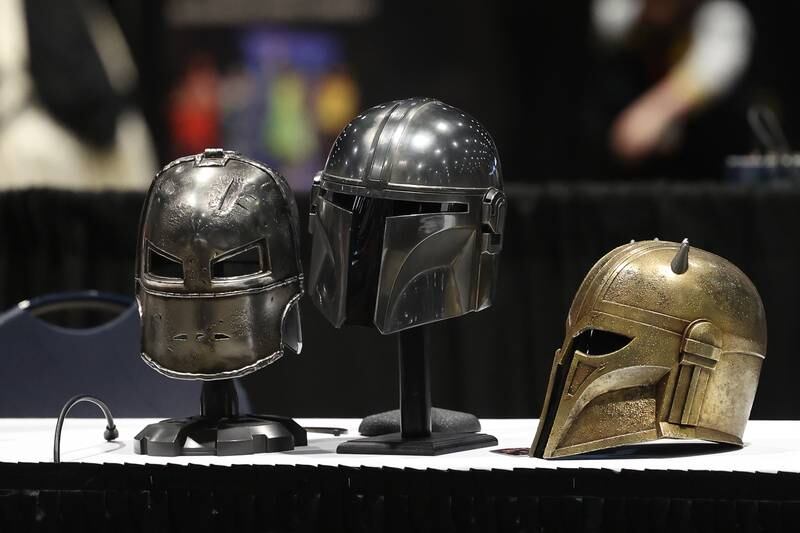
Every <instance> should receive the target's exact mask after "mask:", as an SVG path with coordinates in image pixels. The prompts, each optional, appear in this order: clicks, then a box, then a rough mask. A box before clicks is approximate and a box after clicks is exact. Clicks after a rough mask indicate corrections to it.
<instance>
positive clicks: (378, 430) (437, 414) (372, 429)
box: [358, 407, 481, 437]
mask: <svg viewBox="0 0 800 533" xmlns="http://www.w3.org/2000/svg"><path fill="white" fill-rule="evenodd" d="M431 425H432V426H433V429H432V431H434V432H441V433H476V432H478V431H480V430H481V423H480V421H478V417H477V416H475V415H471V414H469V413H462V412H460V411H451V410H449V409H440V408H438V407H434V408H433V409H431ZM399 431H400V409H395V410H394V411H386V412H384V413H378V414H374V415H369V416H367V417H364V420H362V421H361V425H360V426H358V432H359V433H361V434H362V435H366V436H367V437H373V436H376V435H386V434H387V433H398V432H399Z"/></svg>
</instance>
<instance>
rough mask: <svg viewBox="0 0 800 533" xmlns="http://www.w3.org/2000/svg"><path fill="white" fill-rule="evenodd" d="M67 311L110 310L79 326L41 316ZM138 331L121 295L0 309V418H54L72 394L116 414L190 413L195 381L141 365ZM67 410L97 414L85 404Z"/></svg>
mask: <svg viewBox="0 0 800 533" xmlns="http://www.w3.org/2000/svg"><path fill="white" fill-rule="evenodd" d="M70 310H94V311H97V310H101V311H114V312H117V313H118V314H117V316H115V317H114V318H112V319H111V320H110V321H108V322H105V323H103V324H101V325H99V326H95V327H90V328H81V329H76V328H68V327H62V326H57V325H55V324H52V323H50V322H47V321H45V320H43V318H42V317H44V316H46V315H48V314H51V313H53V312H55V311H70ZM139 335H140V328H139V313H138V310H137V308H136V304H135V302H133V300H132V299H131V298H127V297H124V296H118V295H112V294H104V293H98V292H96V291H86V292H77V293H60V294H53V295H49V296H44V297H39V298H35V299H32V300H29V301H24V302H22V303H20V304H18V305H17V306H15V307H14V308H12V309H10V310H8V311H6V312H5V313H3V314H1V315H0V417H57V416H58V413H59V411H60V410H61V407H62V406H63V405H64V403H65V402H66V401H67V400H68V399H69V398H70V397H72V396H74V395H76V394H91V395H92V396H96V397H98V398H100V399H101V400H103V401H104V402H106V404H108V406H109V407H110V408H111V411H112V412H113V414H114V416H115V417H117V418H123V417H148V418H149V417H179V416H189V415H192V414H195V413H196V412H197V411H198V409H199V405H200V383H199V382H196V381H183V380H175V379H170V378H167V377H164V376H162V375H161V374H159V373H158V372H156V371H154V370H152V369H151V368H150V367H148V366H147V365H146V364H145V363H144V362H143V361H142V360H141V358H140V356H139V347H140V340H139ZM84 409H85V412H84ZM73 412H74V413H75V414H77V415H78V416H81V415H84V416H87V415H88V416H92V417H94V416H97V412H96V410H92V409H91V408H90V407H89V406H83V408H81V407H76V409H75V410H74V411H73Z"/></svg>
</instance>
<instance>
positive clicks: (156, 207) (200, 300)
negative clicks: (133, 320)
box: [136, 149, 303, 380]
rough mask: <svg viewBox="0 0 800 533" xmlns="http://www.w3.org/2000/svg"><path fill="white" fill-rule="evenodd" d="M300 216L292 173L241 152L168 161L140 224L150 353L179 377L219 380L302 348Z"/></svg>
mask: <svg viewBox="0 0 800 533" xmlns="http://www.w3.org/2000/svg"><path fill="white" fill-rule="evenodd" d="M297 220H298V217H297V207H296V205H295V202H294V198H293V196H292V192H291V190H290V189H289V187H288V185H287V184H286V181H285V180H284V179H283V177H281V176H280V174H278V173H277V172H275V171H273V170H272V169H270V168H268V167H266V166H264V165H263V164H261V163H258V162H256V161H251V160H249V159H246V158H244V157H241V156H240V155H238V154H237V153H235V152H228V151H223V150H221V149H209V150H206V151H205V152H203V153H202V154H198V155H194V156H189V157H183V158H181V159H177V160H175V161H173V162H172V163H170V164H168V165H167V166H166V167H164V169H163V170H161V172H159V173H158V174H157V175H156V177H155V179H154V180H153V183H152V185H151V186H150V190H149V192H148V193H147V197H146V199H145V204H144V208H143V211H142V217H141V221H140V227H139V240H138V250H137V264H136V298H137V300H138V302H139V312H140V314H141V319H142V358H143V359H144V360H145V361H146V362H147V363H148V364H149V365H150V366H152V367H153V368H155V369H156V370H158V371H159V372H161V373H162V374H165V375H167V376H170V377H174V378H184V379H205V380H211V379H224V378H231V377H237V376H243V375H245V374H248V373H250V372H253V371H255V370H258V369H259V368H261V367H263V366H265V365H267V364H269V363H272V362H273V361H275V360H277V359H278V358H279V357H281V356H282V355H283V352H284V349H285V348H288V349H290V350H291V351H293V352H295V353H299V352H300V350H301V347H302V333H301V329H300V311H299V307H298V300H299V299H300V297H301V296H302V294H303V274H302V269H301V265H300V260H299V257H298V256H299V245H298V240H297V239H298V232H297Z"/></svg>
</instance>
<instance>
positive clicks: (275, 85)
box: [168, 27, 360, 190]
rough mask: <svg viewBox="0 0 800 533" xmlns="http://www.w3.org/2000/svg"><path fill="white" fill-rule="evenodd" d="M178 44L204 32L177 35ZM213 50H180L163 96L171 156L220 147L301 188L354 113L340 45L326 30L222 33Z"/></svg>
mask: <svg viewBox="0 0 800 533" xmlns="http://www.w3.org/2000/svg"><path fill="white" fill-rule="evenodd" d="M181 33H182V35H181V39H182V40H183V41H184V43H191V42H193V41H200V42H202V41H203V36H204V32H202V31H193V30H185V31H182V32H181ZM215 38H216V39H217V40H219V41H222V42H223V43H224V44H223V45H222V46H218V47H206V48H205V49H204V48H201V47H191V46H186V47H184V49H185V50H186V54H185V57H183V54H180V53H179V54H178V56H179V57H178V58H177V59H178V61H177V65H178V67H177V71H178V72H179V74H178V77H177V79H176V83H175V85H174V86H173V89H172V92H171V96H170V99H169V112H168V114H169V122H170V132H171V140H172V143H171V144H172V149H173V155H174V156H180V155H185V154H189V153H197V152H201V151H202V150H203V149H204V148H206V147H208V146H222V147H225V148H227V149H232V150H237V151H239V152H242V153H243V154H245V155H247V156H248V157H253V158H255V159H259V160H262V161H264V162H266V163H268V164H269V165H271V166H273V167H274V168H276V169H278V170H279V171H280V172H281V173H282V174H284V175H285V176H286V178H287V179H288V180H289V183H290V184H291V185H292V187H293V188H294V189H296V190H304V189H308V188H310V186H311V180H312V178H313V176H314V173H315V172H316V171H317V170H319V169H320V168H321V167H322V165H323V164H324V162H325V158H326V157H327V151H328V149H329V147H330V145H331V143H332V142H333V140H334V139H335V138H336V136H337V134H338V133H339V131H340V130H341V128H342V127H344V126H345V124H347V122H348V121H349V120H350V119H351V118H352V117H353V116H355V115H356V114H357V113H358V111H359V108H360V105H359V104H360V103H359V88H358V85H357V83H356V81H355V80H354V78H353V76H352V74H351V71H350V67H349V65H348V62H347V57H346V53H345V50H344V47H343V45H342V42H341V40H340V38H339V37H338V36H336V35H335V34H334V33H331V32H326V31H306V30H293V29H292V30H290V29H285V28H271V27H261V28H257V29H244V30H242V29H239V30H233V29H232V30H230V31H223V32H222V35H221V36H220V35H217V36H216V37H215Z"/></svg>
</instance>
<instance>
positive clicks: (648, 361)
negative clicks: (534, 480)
mask: <svg viewBox="0 0 800 533" xmlns="http://www.w3.org/2000/svg"><path fill="white" fill-rule="evenodd" d="M566 329H567V332H566V338H565V340H564V344H563V346H562V347H561V349H560V350H558V351H556V355H555V360H554V362H553V369H552V372H551V374H550V383H549V386H548V389H547V396H546V398H545V402H544V407H543V409H542V416H541V418H540V422H539V428H538V430H537V432H536V437H535V438H534V441H533V445H532V446H531V455H533V456H535V457H544V458H553V457H561V456H566V455H574V454H578V453H583V452H588V451H593V450H600V449H605V448H610V447H614V446H620V445H624V444H633V443H639V442H645V441H651V440H655V439H659V438H677V439H703V440H708V441H715V442H722V443H730V444H736V445H741V444H742V434H743V433H744V428H745V424H746V423H747V419H748V417H749V416H750V408H751V407H752V404H753V398H754V397H755V394H756V387H757V385H758V377H759V373H760V371H761V363H762V361H763V360H764V356H765V354H766V347H767V324H766V318H765V315H764V307H763V305H762V303H761V298H760V297H759V295H758V292H757V291H756V288H755V287H754V286H753V284H752V283H751V282H750V280H749V279H748V278H747V276H745V275H744V274H743V273H742V272H741V271H740V270H739V269H738V268H736V266H734V265H733V264H731V263H730V262H729V261H727V260H725V259H723V258H721V257H718V256H716V255H713V254H710V253H708V252H705V251H703V250H700V249H698V248H691V249H690V246H689V243H688V241H684V242H683V243H682V244H677V243H673V242H660V241H657V240H656V241H644V242H635V243H631V244H627V245H625V246H620V247H619V248H616V249H615V250H612V251H611V252H609V253H608V254H607V255H606V256H605V257H603V258H602V259H600V261H598V262H597V264H595V265H594V267H593V268H592V269H591V271H590V272H589V274H588V275H587V276H586V278H585V279H584V281H583V283H582V284H581V286H580V288H579V289H578V293H577V295H576V296H575V300H574V301H573V303H572V307H571V309H570V311H569V316H568V317H567V326H566Z"/></svg>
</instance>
